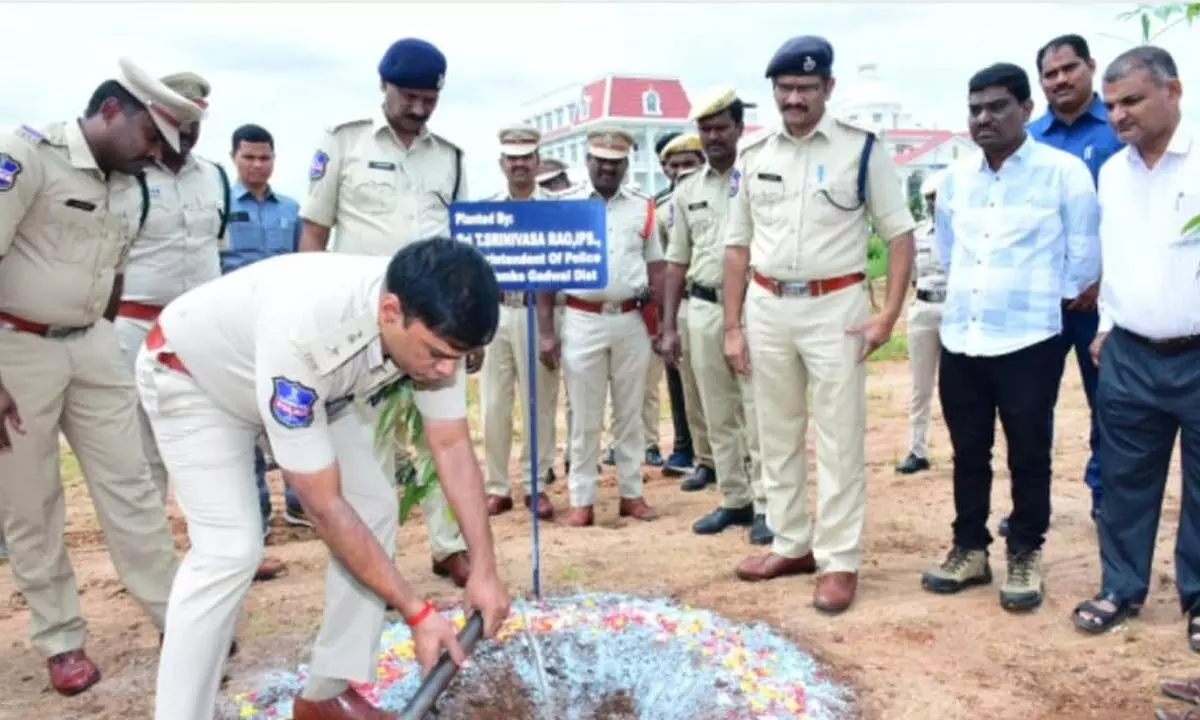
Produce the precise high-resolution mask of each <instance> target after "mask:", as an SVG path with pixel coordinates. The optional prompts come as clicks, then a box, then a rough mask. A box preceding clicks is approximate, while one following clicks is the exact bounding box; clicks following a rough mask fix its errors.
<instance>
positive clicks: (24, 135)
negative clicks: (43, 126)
mask: <svg viewBox="0 0 1200 720" xmlns="http://www.w3.org/2000/svg"><path fill="white" fill-rule="evenodd" d="M17 137H19V138H21V139H22V140H24V141H26V142H28V143H30V144H31V145H37V144H39V143H42V142H46V141H47V138H46V136H45V135H43V134H42V132H41V131H40V130H36V129H34V128H31V127H29V126H28V125H22V126H21V127H19V128H17Z"/></svg>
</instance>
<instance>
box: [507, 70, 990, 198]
mask: <svg viewBox="0 0 1200 720" xmlns="http://www.w3.org/2000/svg"><path fill="white" fill-rule="evenodd" d="M878 69H879V68H878V65H877V64H876V63H863V64H862V65H860V66H859V67H858V72H857V74H856V76H855V77H854V78H852V79H848V80H847V81H846V84H845V86H846V90H844V91H843V90H842V87H843V86H842V85H839V86H838V92H837V93H836V94H835V95H834V99H835V102H834V103H833V105H832V106H831V107H830V112H832V113H834V114H835V115H837V116H838V117H843V118H845V119H847V120H849V121H850V122H853V123H855V124H857V125H860V126H863V127H868V128H871V129H874V130H875V131H877V132H878V133H879V134H880V136H881V137H882V139H883V144H884V147H886V148H887V149H888V151H889V152H891V154H892V156H893V158H895V161H896V164H897V165H899V166H900V172H901V175H902V179H903V182H904V183H905V185H906V187H907V188H909V189H910V192H911V193H916V192H917V191H916V188H918V187H920V184H921V182H922V180H924V178H925V177H928V175H929V174H931V173H933V172H936V171H937V170H939V169H941V168H943V167H945V166H946V165H947V164H949V163H950V161H951V160H953V159H954V158H956V157H958V156H959V155H960V154H961V153H963V152H970V151H972V150H974V148H975V144H974V143H973V142H972V141H971V139H970V137H969V136H968V135H967V134H966V133H965V132H954V131H951V130H939V129H934V128H924V127H921V126H920V124H918V123H916V122H914V121H913V119H912V116H911V115H909V114H908V113H907V112H906V111H905V108H904V104H903V103H902V102H900V100H899V99H897V98H896V97H895V96H894V95H893V94H892V93H891V92H889V91H888V89H887V88H886V87H885V86H884V85H883V83H882V82H881V81H880V80H879V74H878ZM747 100H750V98H747ZM690 111H691V102H690V101H689V100H688V94H687V91H686V90H685V89H684V87H683V83H682V82H681V81H680V80H679V79H678V78H669V77H661V76H655V75H619V74H615V73H610V74H608V75H605V76H603V77H601V78H598V79H595V80H592V81H590V82H586V83H582V84H573V85H569V86H567V87H564V88H560V89H558V90H555V91H553V92H550V93H547V94H545V95H543V96H542V97H539V98H537V99H535V100H531V101H529V102H527V103H525V104H524V105H522V106H521V111H520V112H521V117H522V118H524V120H525V122H528V123H529V124H531V125H533V126H534V127H536V128H537V129H538V130H540V131H541V133H542V156H543V157H547V158H558V159H559V160H562V161H563V162H565V163H567V165H569V166H570V167H571V173H570V174H571V177H572V179H573V180H576V181H578V180H581V179H583V176H584V172H585V171H584V170H583V162H584V158H585V157H586V156H587V133H588V131H589V130H590V129H592V128H594V127H596V126H597V125H600V124H604V125H615V126H618V127H621V128H623V129H625V130H627V131H629V132H630V133H631V134H632V135H633V136H634V138H635V139H636V140H637V149H636V150H635V151H634V153H633V155H632V156H631V157H630V161H629V175H628V177H627V178H626V182H628V183H632V184H635V185H637V186H638V187H640V188H641V189H642V191H643V192H646V193H649V194H654V193H657V192H658V191H660V190H663V189H664V188H666V187H667V178H666V176H664V175H663V174H662V169H661V168H660V167H659V163H658V158H657V157H655V155H654V145H655V142H656V141H657V140H658V139H659V138H661V137H662V136H663V135H666V134H669V133H675V132H689V131H694V130H695V124H694V123H692V122H690V121H689V120H688V114H689V112H690ZM764 112H766V113H767V114H768V115H772V116H773V115H774V113H773V110H772V109H771V108H767V109H766V110H765V111H764ZM757 120H758V118H757V114H756V110H754V109H748V110H747V111H746V134H747V135H749V134H751V133H753V132H755V131H757V130H759V129H761V127H762V126H761V125H759V124H757Z"/></svg>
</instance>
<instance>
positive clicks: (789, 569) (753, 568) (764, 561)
mask: <svg viewBox="0 0 1200 720" xmlns="http://www.w3.org/2000/svg"><path fill="white" fill-rule="evenodd" d="M816 571H817V561H816V559H814V558H813V554H812V553H809V554H807V555H805V556H804V557H798V558H789V557H784V556H782V555H776V554H775V553H767V554H765V555H751V556H750V557H748V558H746V559H745V560H743V561H742V562H741V564H740V565H738V566H737V570H735V571H734V572H736V573H737V576H738V579H739V580H745V581H746V582H758V581H760V580H774V579H775V578H778V577H786V576H788V575H811V574H812V573H815V572H816Z"/></svg>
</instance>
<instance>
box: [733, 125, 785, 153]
mask: <svg viewBox="0 0 1200 720" xmlns="http://www.w3.org/2000/svg"><path fill="white" fill-rule="evenodd" d="M775 132H776V131H775V130H774V129H772V128H764V129H762V130H759V131H758V132H756V133H754V134H753V135H751V136H749V137H743V138H742V139H741V140H739V141H738V154H739V155H741V154H742V153H744V152H746V151H747V150H750V149H752V148H756V147H758V146H760V145H762V144H763V143H764V142H766V141H767V140H768V139H769V138H771V137H774V135H775Z"/></svg>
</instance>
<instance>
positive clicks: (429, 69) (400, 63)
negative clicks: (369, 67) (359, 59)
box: [379, 38, 446, 90]
mask: <svg viewBox="0 0 1200 720" xmlns="http://www.w3.org/2000/svg"><path fill="white" fill-rule="evenodd" d="M379 77H381V78H383V79H384V80H385V81H387V82H389V83H391V84H392V85H395V86H396V87H400V88H408V89H410V90H441V89H442V85H444V84H445V82H446V56H445V55H443V54H442V51H441V50H438V49H437V47H435V46H434V45H433V43H431V42H429V41H427V40H420V39H418V38H404V39H403V40H397V41H396V42H394V43H392V44H391V47H389V48H388V49H387V52H385V53H384V54H383V59H381V60H380V61H379Z"/></svg>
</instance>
